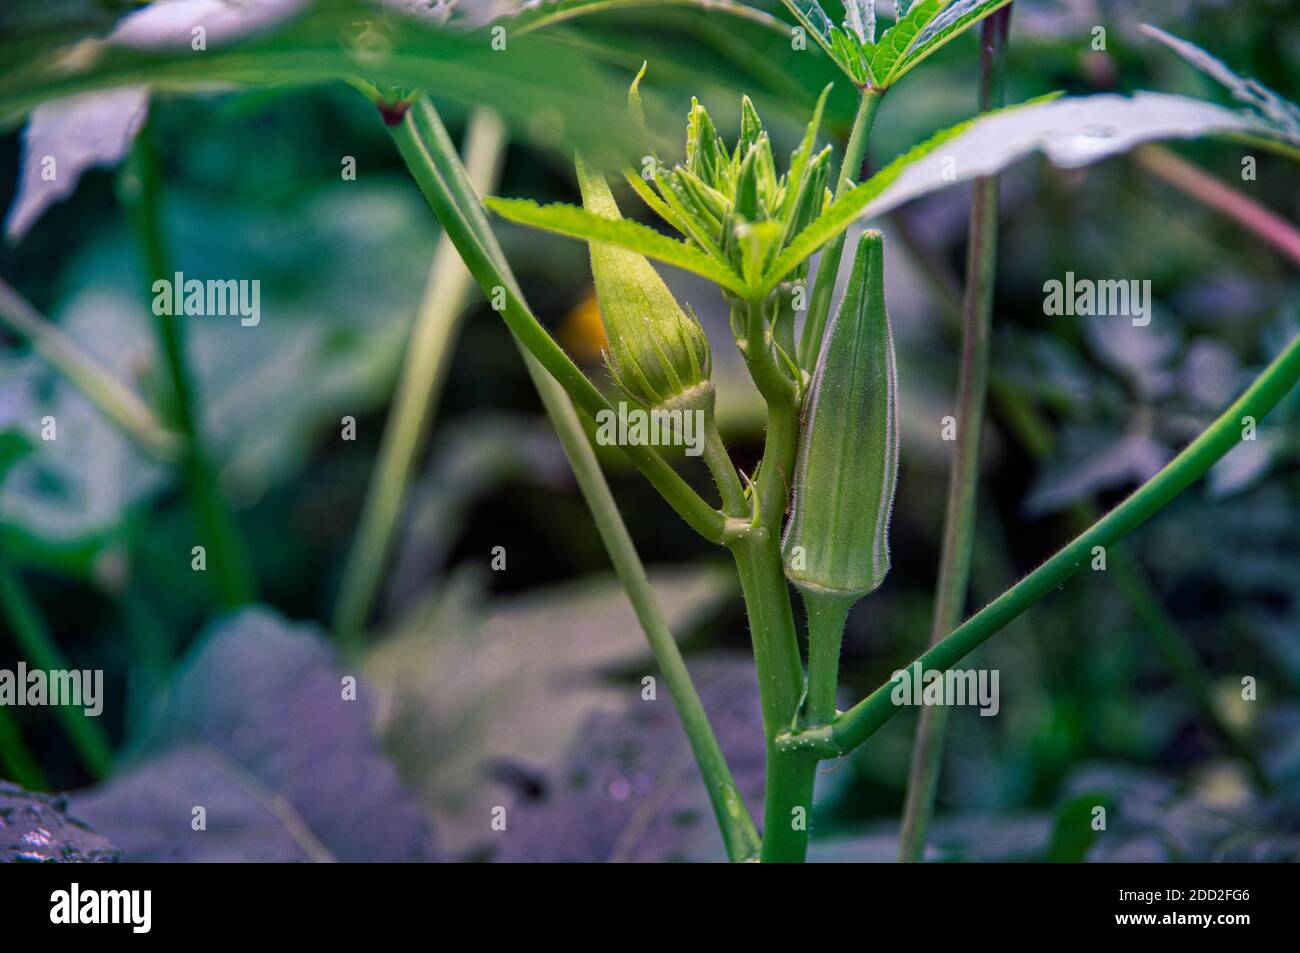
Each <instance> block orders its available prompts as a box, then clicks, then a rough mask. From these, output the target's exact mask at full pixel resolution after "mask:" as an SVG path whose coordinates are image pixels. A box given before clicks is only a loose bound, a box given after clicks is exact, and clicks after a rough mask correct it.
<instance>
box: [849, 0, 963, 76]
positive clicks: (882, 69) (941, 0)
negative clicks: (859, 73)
mask: <svg viewBox="0 0 1300 953" xmlns="http://www.w3.org/2000/svg"><path fill="white" fill-rule="evenodd" d="M945 3H947V0H921V2H920V3H917V4H915V5H914V6H913V7H912V8H911V9H910V10H909V11H908V13H907V15H906V16H900V17H899V20H898V22H897V23H895V24H894V25H893V26H891V27H890V28H889V29H888V30H886V31H885V32H884V33H883V34H881V36H880V42H879V43H877V44H876V45H875V46H874V47H871V48H869V49H868V50H867V54H868V60H869V63H870V67H871V72H872V74H873V75H874V76H875V85H877V86H878V87H880V88H882V89H886V88H888V86H889V82H888V81H887V79H886V78H887V77H888V76H889V75H890V73H891V72H892V71H893V69H894V67H895V66H896V65H897V64H898V63H899V61H900V60H902V58H903V56H904V55H905V54H906V53H907V51H908V49H910V48H911V46H912V44H913V43H914V42H915V41H916V38H917V37H918V36H920V35H921V31H922V30H924V29H925V26H926V24H927V23H929V22H930V21H931V20H932V19H934V18H935V17H936V16H937V15H938V13H939V11H940V10H942V9H943V6H944V4H945Z"/></svg>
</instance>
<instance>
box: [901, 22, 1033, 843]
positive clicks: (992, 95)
mask: <svg viewBox="0 0 1300 953" xmlns="http://www.w3.org/2000/svg"><path fill="white" fill-rule="evenodd" d="M1011 9H1012V8H1011V7H1010V6H1007V7H1003V8H1002V9H1001V10H999V11H997V12H996V13H994V14H992V15H991V16H990V17H989V18H988V19H987V20H985V21H984V22H983V23H982V24H981V25H980V91H979V109H980V112H988V111H989V110H990V109H997V108H998V107H1000V106H1001V105H1002V99H1003V90H1004V87H1005V85H1006V83H1005V81H1006V47H1007V32H1008V29H1009V27H1010V23H1011ZM997 251H998V177H997V176H985V177H981V178H978V179H976V180H975V187H974V195H973V196H972V198H971V212H970V231H969V236H968V239H967V248H966V289H965V294H964V296H963V300H962V342H961V369H960V371H959V374H958V382H957V445H956V447H955V448H954V452H953V457H952V469H951V470H950V471H949V474H948V503H947V509H946V511H945V513H944V529H943V545H942V550H941V553H940V556H939V579H938V582H937V583H936V587H935V594H934V609H933V616H932V621H931V624H930V645H935V644H936V643H938V642H939V640H940V639H942V638H943V637H944V636H945V635H946V634H947V633H949V632H951V631H952V630H953V629H954V628H955V627H956V625H957V623H958V622H960V621H961V616H962V609H963V608H964V607H965V604H966V589H967V585H968V583H969V581H970V560H971V550H972V548H973V547H974V544H975V512H976V508H977V497H978V494H977V489H978V486H979V468H980V435H981V433H982V432H983V430H984V398H985V392H986V389H987V384H988V369H989V323H990V315H991V314H992V311H993V285H994V282H995V281H996V278H997ZM947 721H948V709H947V707H946V706H943V705H934V706H925V707H923V708H922V709H921V714H920V717H919V719H918V720H917V725H916V739H915V741H914V742H913V745H912V760H911V766H910V768H909V770H908V779H907V799H906V802H905V804H904V808H903V821H902V832H901V834H900V835H899V844H898V859H899V860H900V861H908V862H911V861H917V860H920V859H921V857H922V855H923V854H924V852H925V837H926V831H927V830H928V828H929V826H930V817H931V815H932V814H933V812H934V796H935V789H936V787H937V785H938V781H939V771H940V768H941V767H942V765H943V739H944V731H945V728H946V725H947Z"/></svg>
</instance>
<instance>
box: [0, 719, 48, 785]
mask: <svg viewBox="0 0 1300 953" xmlns="http://www.w3.org/2000/svg"><path fill="white" fill-rule="evenodd" d="M0 768H3V769H4V771H5V772H6V776H7V777H9V778H11V779H12V780H13V781H14V782H16V783H17V784H18V785H19V787H24V788H26V789H27V790H29V791H45V790H48V788H49V786H50V782H49V780H48V779H47V778H46V777H45V772H44V771H42V770H41V766H40V763H39V762H37V760H36V759H35V758H34V757H33V756H32V752H31V750H30V749H29V748H28V747H27V743H26V742H25V741H23V733H22V732H21V731H20V730H19V728H18V720H17V719H16V718H14V716H13V715H12V714H10V712H9V709H8V708H0Z"/></svg>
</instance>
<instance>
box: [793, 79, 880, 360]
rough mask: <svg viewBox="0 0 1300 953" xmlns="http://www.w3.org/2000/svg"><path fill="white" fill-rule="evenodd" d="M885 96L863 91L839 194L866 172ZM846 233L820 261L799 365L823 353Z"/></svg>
mask: <svg viewBox="0 0 1300 953" xmlns="http://www.w3.org/2000/svg"><path fill="white" fill-rule="evenodd" d="M884 96H885V93H884V91H883V90H879V89H866V90H863V91H862V98H861V100H859V102H858V111H857V113H856V114H855V115H854V117H853V128H852V129H851V130H850V132H849V142H848V145H847V146H845V148H844V162H843V164H842V165H841V166H840V181H839V184H838V185H837V186H836V189H835V197H836V198H839V197H840V196H841V195H843V194H844V193H845V192H847V191H848V190H849V189H851V188H852V187H853V186H854V184H855V183H856V182H857V181H858V178H859V177H860V176H861V174H862V162H863V160H864V159H865V158H866V155H867V140H868V139H869V138H870V137H871V127H872V126H873V125H875V122H876V110H878V109H879V108H880V101H881V100H882V99H883V98H884ZM846 234H847V233H846V232H840V233H839V235H837V236H835V238H833V239H832V240H831V241H830V242H829V243H828V244H827V246H826V248H825V249H824V250H823V251H822V256H821V260H820V263H819V264H818V265H817V278H816V280H815V281H814V282H813V291H812V297H811V298H810V299H809V301H808V317H807V318H806V319H805V320H804V325H803V334H802V336H801V337H800V339H799V366H800V367H802V368H803V369H804V370H811V368H812V367H813V365H814V364H816V363H817V355H818V354H820V353H821V349H822V335H824V334H825V333H826V322H827V320H828V319H829V317H830V313H831V296H832V295H834V294H835V278H836V276H837V275H838V274H839V271H840V258H841V257H843V254H844V240H845V236H846Z"/></svg>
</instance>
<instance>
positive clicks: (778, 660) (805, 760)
mask: <svg viewBox="0 0 1300 953" xmlns="http://www.w3.org/2000/svg"><path fill="white" fill-rule="evenodd" d="M769 440H770V437H769ZM731 552H732V555H733V556H734V557H735V560H736V569H737V571H738V572H739V574H740V586H741V590H742V591H743V593H744V597H745V613H746V615H747V616H748V618H749V629H750V637H751V639H752V640H753V644H754V667H755V669H756V670H757V672H758V689H759V699H760V702H761V704H762V709H763V734H764V737H765V741H766V756H767V771H766V774H767V787H766V790H765V791H764V797H763V854H762V859H763V861H764V862H767V863H800V862H802V861H803V860H804V858H805V857H806V855H807V851H808V823H809V819H810V815H811V814H812V795H813V782H814V779H815V777H816V772H817V761H816V759H815V758H810V757H806V756H804V755H803V754H802V753H801V752H797V751H795V752H789V751H782V750H781V749H780V748H778V747H777V745H776V739H777V737H778V736H779V735H780V734H781V733H782V732H784V731H787V730H788V729H789V728H790V727H791V725H792V724H793V723H794V719H795V717H796V715H797V713H798V710H799V699H800V696H801V694H802V692H803V666H802V664H801V663H800V660H799V645H798V641H797V636H796V635H795V628H794V614H793V612H792V610H791V607H790V587H789V585H788V584H787V583H786V579H785V572H784V568H783V566H782V563H781V548H780V540H779V538H777V537H776V536H774V535H773V534H771V533H769V532H768V530H767V529H766V528H760V529H757V530H755V531H754V532H752V533H750V534H748V535H747V536H746V537H745V538H744V539H742V540H741V541H740V542H738V543H736V544H734V545H733V546H732V547H731Z"/></svg>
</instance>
